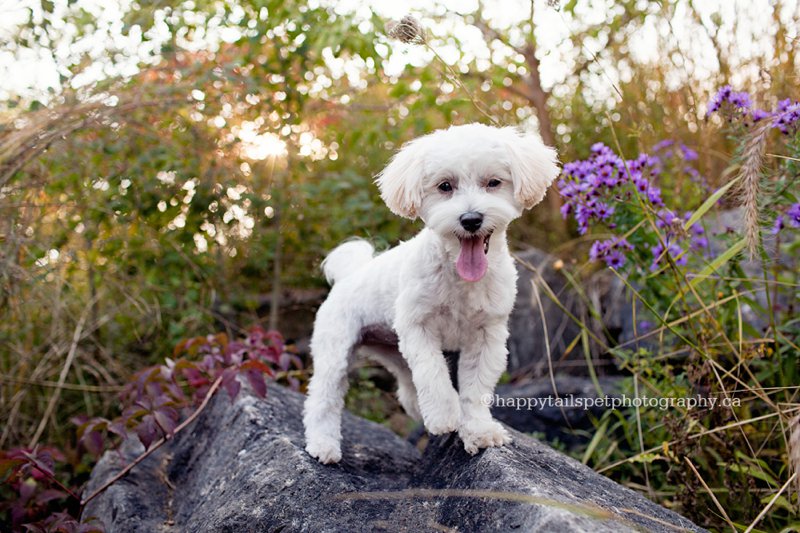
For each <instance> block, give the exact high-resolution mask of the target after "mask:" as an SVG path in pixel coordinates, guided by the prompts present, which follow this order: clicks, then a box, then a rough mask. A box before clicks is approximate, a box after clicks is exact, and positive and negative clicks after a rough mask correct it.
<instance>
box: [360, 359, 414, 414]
mask: <svg viewBox="0 0 800 533" xmlns="http://www.w3.org/2000/svg"><path fill="white" fill-rule="evenodd" d="M361 352H362V353H363V354H364V355H366V356H367V357H368V358H369V359H371V360H373V361H375V362H376V363H378V364H380V365H382V366H383V367H385V368H386V370H388V371H389V372H390V373H391V374H392V375H393V376H394V378H395V379H396V380H397V400H398V401H399V402H400V405H402V406H403V410H404V411H405V412H406V414H407V415H408V416H410V417H411V418H413V419H414V420H417V421H422V415H421V414H420V412H419V404H418V403H417V389H416V387H414V381H413V380H412V378H411V369H410V368H408V363H406V360H405V359H403V356H402V355H400V352H399V351H398V349H397V348H396V347H394V346H384V345H367V346H362V347H361Z"/></svg>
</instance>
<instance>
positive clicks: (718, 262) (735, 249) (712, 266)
mask: <svg viewBox="0 0 800 533" xmlns="http://www.w3.org/2000/svg"><path fill="white" fill-rule="evenodd" d="M745 246H747V241H746V240H745V239H742V240H740V241H739V242H737V243H735V244H734V245H733V246H731V247H730V248H728V249H727V250H726V251H725V252H724V253H723V254H721V255H720V256H718V257H717V258H716V259H714V260H713V261H712V262H710V263H709V264H708V265H706V267H705V268H704V269H703V270H701V271H700V272H698V273H697V275H696V276H695V277H694V278H693V279H692V280H691V281H690V282H689V285H691V286H692V287H697V285H698V284H699V283H700V282H701V281H703V280H704V279H706V278H707V277H708V276H710V275H711V274H713V273H714V272H716V271H717V270H718V269H719V268H720V267H721V266H722V265H724V264H725V263H727V262H728V261H730V260H731V259H732V258H733V257H735V256H736V254H738V253H739V252H741V251H742V250H743V249H744V247H745Z"/></svg>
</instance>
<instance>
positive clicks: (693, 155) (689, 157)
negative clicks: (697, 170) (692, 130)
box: [680, 143, 697, 161]
mask: <svg viewBox="0 0 800 533" xmlns="http://www.w3.org/2000/svg"><path fill="white" fill-rule="evenodd" d="M680 148H681V152H683V160H684V161H697V152H695V151H694V150H692V149H691V148H689V147H688V146H686V145H685V144H683V143H681V145H680Z"/></svg>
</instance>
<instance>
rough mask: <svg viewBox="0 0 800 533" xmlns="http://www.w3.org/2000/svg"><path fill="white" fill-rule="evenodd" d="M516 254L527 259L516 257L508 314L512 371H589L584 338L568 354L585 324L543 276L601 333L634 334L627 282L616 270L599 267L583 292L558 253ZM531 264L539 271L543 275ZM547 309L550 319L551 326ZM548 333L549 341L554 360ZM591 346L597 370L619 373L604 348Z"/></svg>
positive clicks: (621, 336)
mask: <svg viewBox="0 0 800 533" xmlns="http://www.w3.org/2000/svg"><path fill="white" fill-rule="evenodd" d="M516 255H517V257H518V258H519V259H520V260H521V261H522V263H520V261H518V262H517V274H518V279H517V300H516V303H515V304H514V311H513V312H512V313H511V318H510V319H509V331H510V336H509V339H508V351H509V357H508V370H509V372H511V374H512V375H515V376H518V375H527V376H532V377H539V376H546V375H549V373H550V369H551V367H552V370H553V372H554V373H556V374H559V373H560V374H563V373H568V374H573V375H582V376H587V375H589V369H588V367H587V364H588V363H587V361H586V358H585V355H584V353H583V349H582V347H581V345H580V344H579V345H577V346H576V347H575V348H574V349H573V350H572V352H571V353H569V354H566V355H565V352H566V351H567V347H568V346H569V345H570V344H571V343H572V342H573V341H574V340H575V338H576V337H577V336H578V335H579V334H580V332H581V329H580V327H579V326H578V325H577V324H576V323H575V321H574V320H573V319H572V318H570V317H569V315H567V314H566V313H565V312H564V311H563V310H562V309H561V307H560V306H559V305H558V304H556V303H555V302H554V301H553V300H552V299H551V298H549V297H548V296H547V293H546V291H545V289H544V288H543V287H542V281H543V282H544V283H546V284H547V286H548V287H550V289H551V290H552V292H553V293H554V294H555V295H556V296H557V298H558V300H559V302H560V303H561V305H563V306H564V307H565V308H566V309H567V310H568V311H569V312H570V313H571V314H572V315H573V316H576V317H578V318H579V319H581V320H582V321H583V322H584V323H585V324H587V325H588V326H589V327H591V328H592V330H593V331H594V332H595V333H596V334H597V335H598V336H600V337H603V336H610V337H611V338H612V339H615V340H622V339H626V338H628V337H631V336H632V335H631V333H632V331H633V327H632V319H631V317H632V312H631V305H630V302H627V301H626V300H625V286H624V284H623V283H622V282H621V281H620V280H619V279H618V278H617V277H616V276H614V274H612V273H611V272H609V271H600V272H597V273H595V274H594V275H593V276H592V277H591V278H590V279H588V280H586V281H584V282H583V283H582V287H581V292H579V291H577V290H575V289H574V288H573V287H571V286H570V284H569V283H568V280H567V278H566V276H564V275H563V274H562V273H561V272H560V271H559V270H558V269H557V268H555V265H556V262H557V261H558V258H556V257H554V256H552V255H549V254H547V253H545V252H543V251H541V250H537V249H535V248H531V249H529V250H526V251H524V252H519V253H518V254H516ZM529 267H532V268H533V269H535V271H536V272H538V274H539V276H541V280H540V279H539V278H538V277H537V276H535V275H534V274H533V272H531V269H530V268H529ZM534 282H536V284H537V287H538V293H539V298H538V300H537V298H536V293H535V292H534V290H533V285H532V283H534ZM581 293H582V294H581ZM539 303H541V310H540V308H539ZM589 303H590V304H591V307H592V308H593V309H595V310H598V312H599V313H600V315H599V317H594V316H593V315H592V313H590V311H589V309H590V307H589ZM542 314H544V317H545V321H546V323H547V330H546V332H545V328H544V325H543V322H542ZM545 333H546V334H547V338H548V339H549V344H550V357H549V360H548V354H547V344H546V343H545ZM591 348H592V354H593V357H592V363H591V364H592V366H593V367H594V369H595V371H596V372H597V373H600V374H602V373H604V372H609V373H614V367H613V363H612V361H611V359H610V358H608V357H602V356H603V355H604V354H603V352H602V350H600V349H599V347H597V346H595V345H594V344H592V346H591Z"/></svg>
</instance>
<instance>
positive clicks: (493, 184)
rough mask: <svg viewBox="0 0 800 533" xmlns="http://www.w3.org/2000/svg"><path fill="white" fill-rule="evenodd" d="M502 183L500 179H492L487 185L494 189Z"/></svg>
mask: <svg viewBox="0 0 800 533" xmlns="http://www.w3.org/2000/svg"><path fill="white" fill-rule="evenodd" d="M501 183H503V182H502V181H500V180H498V179H490V180H489V183H487V184H486V186H487V187H489V188H490V189H494V188H495V187H499V186H500V184H501Z"/></svg>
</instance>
